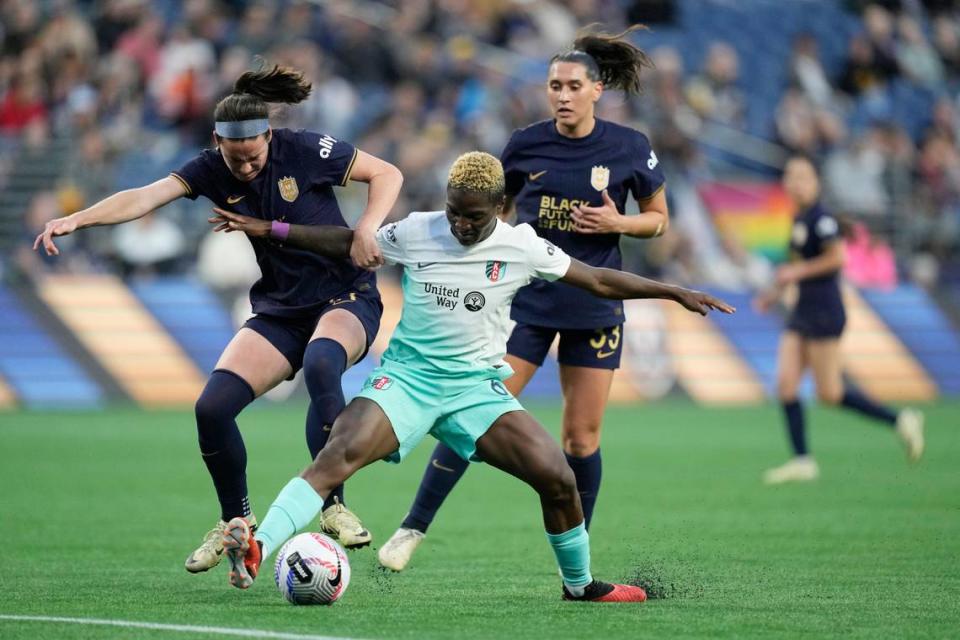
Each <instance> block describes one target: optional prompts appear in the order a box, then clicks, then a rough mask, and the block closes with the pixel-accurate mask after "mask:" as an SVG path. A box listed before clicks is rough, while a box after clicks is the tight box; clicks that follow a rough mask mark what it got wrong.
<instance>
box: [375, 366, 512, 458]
mask: <svg viewBox="0 0 960 640" xmlns="http://www.w3.org/2000/svg"><path fill="white" fill-rule="evenodd" d="M507 370H508V371H509V369H507ZM357 397H360V398H367V399H368V400H373V401H374V402H376V403H377V404H378V405H380V408H381V409H383V412H384V413H385V414H387V418H389V419H390V424H391V425H392V426H393V432H394V433H395V434H396V436H397V441H398V442H399V443H400V448H399V449H397V451H396V452H394V453H393V454H392V455H391V456H389V457H388V458H386V460H387V461H388V462H400V461H401V460H403V459H404V458H406V457H407V454H409V453H410V452H411V451H412V450H413V448H414V447H416V446H417V445H418V444H420V441H421V440H423V438H424V437H425V436H426V435H427V434H428V433H429V434H430V435H432V436H433V437H434V438H436V439H437V440H439V441H440V442H442V443H444V444H445V445H447V446H448V447H450V448H451V449H453V450H454V451H455V452H456V453H457V455H458V456H460V457H461V458H463V459H464V460H477V458H476V457H475V455H474V454H475V453H476V451H477V440H478V439H479V438H480V437H481V436H482V435H483V434H485V433H486V432H487V429H489V428H490V426H491V425H492V424H493V423H494V422H495V421H496V420H497V418H499V417H500V416H502V415H503V414H505V413H509V412H511V411H523V407H522V406H521V405H520V403H519V402H517V399H516V398H514V397H513V395H511V394H510V392H509V391H507V388H506V387H505V386H504V385H503V382H502V381H501V379H500V377H498V376H496V375H493V374H491V375H490V376H482V375H481V376H475V377H466V378H454V377H440V376H432V375H429V374H426V373H424V372H422V371H417V370H416V369H412V368H410V367H406V366H403V365H399V364H396V363H391V362H385V363H384V364H382V365H381V366H379V367H377V368H376V369H374V370H373V373H371V374H370V377H368V378H367V380H366V382H364V383H363V388H362V389H361V390H360V393H358V394H357Z"/></svg>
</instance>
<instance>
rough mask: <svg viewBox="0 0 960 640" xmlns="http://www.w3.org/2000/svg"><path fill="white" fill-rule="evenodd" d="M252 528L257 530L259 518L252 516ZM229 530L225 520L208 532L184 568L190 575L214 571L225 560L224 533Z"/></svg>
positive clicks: (188, 557) (188, 558) (250, 519)
mask: <svg viewBox="0 0 960 640" xmlns="http://www.w3.org/2000/svg"><path fill="white" fill-rule="evenodd" d="M249 521H250V526H252V527H253V528H254V529H256V528H257V518H256V517H255V516H250V518H249ZM226 529H227V523H226V522H224V521H223V520H220V521H218V522H217V526H215V527H214V528H213V529H210V531H207V533H206V535H204V536H203V542H202V543H200V546H199V547H197V548H196V549H195V550H194V552H193V553H191V554H190V555H189V556H187V560H186V562H184V563H183V566H184V568H185V569H186V570H187V571H189V572H190V573H202V572H204V571H208V570H210V569H213V568H214V567H215V566H217V565H218V564H220V561H221V560H223V532H224V531H226Z"/></svg>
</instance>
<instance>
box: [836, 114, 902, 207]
mask: <svg viewBox="0 0 960 640" xmlns="http://www.w3.org/2000/svg"><path fill="white" fill-rule="evenodd" d="M884 170H885V160H884V156H883V151H882V147H881V140H880V132H879V131H878V130H877V129H871V130H869V131H868V132H867V133H866V134H864V135H861V136H859V137H858V138H856V139H854V141H853V143H852V144H851V145H850V146H849V147H846V148H842V149H838V150H836V151H834V152H833V153H831V154H830V155H829V156H828V157H827V160H826V162H825V163H824V167H823V181H824V196H825V199H826V200H828V201H829V202H830V203H831V208H832V209H834V210H836V211H838V212H846V213H853V214H860V215H870V216H879V215H883V214H886V213H888V212H889V205H890V197H889V195H888V194H887V191H886V188H885V187H884V181H883V176H884Z"/></svg>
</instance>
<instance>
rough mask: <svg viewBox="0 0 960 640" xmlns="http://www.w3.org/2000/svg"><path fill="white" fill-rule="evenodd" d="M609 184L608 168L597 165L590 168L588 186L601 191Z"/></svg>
mask: <svg viewBox="0 0 960 640" xmlns="http://www.w3.org/2000/svg"><path fill="white" fill-rule="evenodd" d="M609 184H610V169H608V168H607V167H601V166H600V165H597V166H595V167H593V168H592V169H590V186H591V187H593V188H594V189H596V190H597V191H603V190H604V189H606V188H607V185H609Z"/></svg>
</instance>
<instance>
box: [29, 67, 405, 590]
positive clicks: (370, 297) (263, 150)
mask: <svg viewBox="0 0 960 640" xmlns="http://www.w3.org/2000/svg"><path fill="white" fill-rule="evenodd" d="M310 90H311V86H310V84H309V83H307V82H305V81H304V79H303V77H302V75H301V74H300V73H299V72H297V71H295V70H293V69H289V68H285V67H279V66H275V67H273V68H272V69H265V70H261V71H258V72H247V73H244V74H243V75H242V76H240V78H239V79H238V80H237V81H236V83H235V85H234V89H233V93H232V94H231V95H229V96H227V97H226V98H224V99H223V100H221V101H220V102H219V103H218V104H217V106H216V110H215V112H214V119H215V120H216V125H215V129H214V143H215V146H216V148H215V149H213V150H210V149H208V150H205V151H203V152H201V153H200V154H199V155H198V156H197V157H196V158H194V159H193V160H191V161H190V162H188V163H187V164H185V165H184V166H183V167H181V168H180V169H178V170H177V171H175V172H173V173H171V174H170V175H169V176H167V177H166V178H163V179H161V180H158V181H157V182H154V183H153V184H150V185H147V186H144V187H140V188H137V189H130V190H127V191H121V192H120V193H117V194H114V195H112V196H110V197H109V198H106V199H105V200H103V201H101V202H98V203H96V204H94V205H93V206H91V207H89V208H87V209H84V210H82V211H78V212H77V213H74V214H73V215H70V216H67V217H66V218H61V219H58V220H54V221H52V222H49V223H47V225H46V227H45V229H44V230H43V232H42V233H41V234H40V235H39V236H38V237H37V239H36V241H35V242H34V248H35V249H36V248H38V247H40V246H41V245H42V246H43V247H44V249H45V250H46V252H47V253H48V254H50V255H56V254H58V253H59V252H58V250H57V247H56V246H55V244H54V242H53V238H54V237H55V236H63V235H67V234H69V233H73V232H74V231H75V230H77V229H82V228H84V227H90V226H95V225H104V224H120V223H123V222H129V221H130V220H135V219H137V218H140V217H142V216H144V215H146V214H147V213H149V212H150V211H153V210H154V209H157V208H158V207H162V206H163V205H165V204H167V203H169V202H172V201H173V200H176V199H177V198H182V197H187V198H190V199H196V198H197V196H200V195H203V196H206V197H207V198H208V199H210V200H211V201H212V202H213V203H214V204H216V205H217V206H219V207H223V208H226V209H230V210H233V211H238V212H242V213H245V214H247V215H251V216H255V217H258V218H262V219H265V220H275V221H277V222H278V224H279V225H281V228H283V225H285V224H287V223H288V222H298V223H303V224H329V225H338V226H343V227H345V226H346V222H345V221H344V219H343V216H342V214H341V213H340V208H339V206H338V204H337V199H336V197H335V196H334V193H333V187H334V186H344V185H345V184H346V183H347V181H348V180H355V181H359V182H365V183H367V184H368V185H369V192H368V198H367V207H366V210H365V211H364V212H363V215H362V216H361V218H360V220H359V222H358V224H357V229H356V233H354V234H353V235H352V238H353V241H352V244H351V249H350V254H349V256H344V257H342V258H340V259H330V258H325V257H321V256H318V255H316V254H313V253H309V252H306V251H300V250H296V249H291V248H289V247H285V246H283V244H282V243H275V242H264V241H262V240H251V243H252V245H253V248H254V251H255V252H256V256H257V262H258V263H259V266H260V271H261V274H262V277H261V278H260V280H259V281H258V282H257V283H255V284H254V285H253V287H252V288H251V290H250V301H251V303H252V304H253V311H254V313H255V315H254V317H252V318H251V319H250V320H248V321H247V322H246V324H245V325H244V326H243V327H242V328H241V329H240V330H239V331H238V332H237V334H236V335H235V336H234V338H233V339H232V340H231V341H230V344H228V345H227V347H226V349H225V350H224V352H223V354H222V355H221V356H220V359H219V361H218V362H217V365H216V368H215V369H214V371H213V373H211V374H210V378H209V379H208V380H207V383H206V386H205V387H204V389H203V392H202V393H201V395H200V398H199V400H197V403H196V419H197V431H198V433H199V441H200V453H201V455H202V456H203V461H204V463H205V464H206V466H207V469H208V471H209V472H210V477H211V478H212V480H213V484H214V487H215V488H216V492H217V498H218V499H219V501H220V510H221V512H220V520H219V522H218V523H217V526H216V527H215V528H214V529H213V530H211V531H210V532H209V533H208V534H207V535H206V536H205V537H204V540H203V543H202V544H201V545H200V547H199V548H197V549H196V550H195V551H194V552H193V553H191V554H190V555H189V557H188V558H187V560H186V563H185V565H186V569H187V571H190V572H192V573H196V572H200V571H206V570H208V569H210V568H212V567H214V566H216V565H217V564H218V563H219V562H220V559H221V555H222V553H223V546H222V538H223V530H224V527H225V526H226V523H227V522H228V521H229V520H230V519H232V518H234V517H238V516H239V517H246V518H249V519H250V521H251V523H253V524H255V522H256V520H255V518H254V517H253V515H252V514H251V509H250V504H249V500H248V497H247V480H246V464H247V452H246V448H245V446H244V442H243V438H242V436H241V435H240V431H239V429H238V428H237V423H236V420H235V418H236V416H237V415H238V414H239V413H240V411H241V410H243V408H244V407H246V406H247V405H248V404H250V403H251V402H253V400H254V399H255V398H257V397H259V396H260V395H262V394H263V393H265V392H267V391H269V390H270V389H272V388H273V387H274V386H276V385H277V384H279V383H280V382H282V381H283V380H285V379H289V378H291V377H292V376H293V375H294V374H295V373H296V372H297V370H299V369H300V368H301V367H302V368H303V369H304V380H305V382H306V386H307V389H308V391H309V394H310V407H309V410H308V413H307V420H306V438H307V446H308V448H309V450H310V456H311V459H312V458H314V457H316V455H317V453H318V452H319V451H320V450H321V449H322V448H323V447H324V445H325V444H326V442H327V438H328V437H329V435H330V428H331V425H332V424H333V421H334V419H335V418H336V417H337V415H338V414H339V413H340V411H341V410H342V409H343V407H344V405H345V401H344V397H343V390H342V387H341V384H340V377H341V375H342V374H343V372H344V371H345V370H346V368H347V367H349V366H350V365H351V364H353V363H354V362H356V361H358V360H359V359H360V358H362V357H363V355H364V354H365V353H366V352H367V349H368V348H369V346H370V344H371V342H372V341H373V339H374V338H375V337H376V334H377V330H378V329H379V326H380V316H381V313H382V311H383V305H382V304H381V302H380V294H379V292H378V291H377V286H376V278H375V276H374V274H373V273H372V272H371V271H370V269H372V268H375V267H377V266H379V265H380V264H382V260H383V258H382V254H381V252H380V249H379V247H378V246H377V242H376V239H375V233H376V230H377V228H378V227H379V226H380V223H381V222H383V219H384V217H386V215H387V214H388V213H389V211H390V208H391V207H392V206H393V203H394V201H395V200H396V197H397V194H398V193H399V191H400V186H401V184H402V182H403V177H402V176H401V175H400V172H399V171H398V170H397V169H396V168H395V167H394V166H393V165H391V164H389V163H387V162H384V161H383V160H380V159H378V158H375V157H373V156H371V155H369V154H366V153H364V152H362V151H359V150H358V149H356V148H354V147H353V146H352V145H350V144H348V143H346V142H342V141H338V140H336V139H334V138H332V137H331V136H329V135H321V134H318V133H313V132H309V131H291V130H288V129H276V130H274V129H272V128H271V127H270V123H269V121H268V116H269V104H270V103H287V104H295V103H298V102H301V101H302V100H304V99H305V98H307V96H309V94H310ZM321 528H322V529H323V530H324V531H325V532H327V533H330V534H331V535H333V536H334V537H337V538H339V540H340V542H341V543H342V544H344V546H346V547H360V546H364V545H368V544H370V540H371V536H370V533H369V532H368V531H367V530H366V529H365V528H364V527H363V525H362V524H361V523H360V521H359V519H358V518H357V517H356V516H355V515H354V514H353V513H351V512H350V511H349V510H347V509H346V508H345V507H344V504H343V487H342V486H341V487H336V488H335V489H334V490H333V491H331V493H330V495H329V497H328V502H327V504H326V508H325V509H324V511H323V516H322V520H321Z"/></svg>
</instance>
